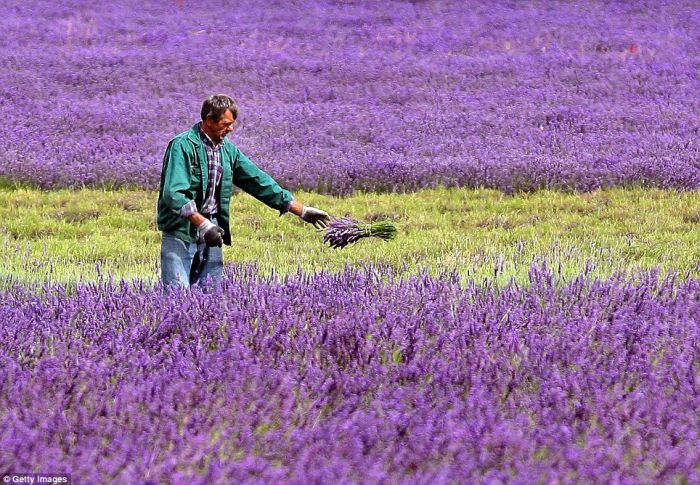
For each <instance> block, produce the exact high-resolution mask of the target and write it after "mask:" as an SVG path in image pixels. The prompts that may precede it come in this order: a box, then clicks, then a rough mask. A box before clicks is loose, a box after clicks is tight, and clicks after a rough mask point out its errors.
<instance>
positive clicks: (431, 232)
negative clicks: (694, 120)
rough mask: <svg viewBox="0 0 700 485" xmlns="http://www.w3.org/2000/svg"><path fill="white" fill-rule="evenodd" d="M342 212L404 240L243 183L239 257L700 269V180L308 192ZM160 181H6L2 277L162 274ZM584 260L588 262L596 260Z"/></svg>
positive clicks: (1, 194)
mask: <svg viewBox="0 0 700 485" xmlns="http://www.w3.org/2000/svg"><path fill="white" fill-rule="evenodd" d="M296 195H297V197H298V198H299V199H300V200H301V201H303V202H304V203H306V204H310V205H313V206H315V207H320V208H323V209H325V210H327V211H329V212H330V213H331V214H332V215H334V216H351V217H355V218H358V219H363V220H367V221H373V220H385V219H389V220H392V221H394V222H395V223H396V225H397V227H398V230H399V234H398V237H397V239H396V240H394V241H391V242H388V243H387V242H382V241H378V240H372V239H369V240H367V239H366V240H363V241H360V242H358V243H357V244H355V245H352V246H350V247H347V248H345V249H342V250H337V249H335V250H334V249H330V248H328V247H327V246H325V245H324V244H323V240H322V234H320V233H317V232H315V231H314V230H313V229H312V228H311V227H310V226H308V225H306V224H304V223H302V222H301V221H300V220H299V219H298V218H296V217H295V216H292V215H286V216H284V217H279V216H278V215H277V212H276V211H274V210H271V209H269V208H268V207H266V206H264V205H263V204H261V203H259V202H258V201H256V200H254V199H253V198H252V197H250V196H248V195H246V194H239V195H238V196H236V197H234V202H233V206H232V212H233V232H234V234H233V240H234V244H233V245H232V246H231V247H226V248H225V258H226V261H227V262H229V263H255V264H257V265H258V266H259V269H260V271H261V272H264V273H269V272H270V271H273V270H274V271H276V272H278V273H283V274H284V273H290V272H296V271H298V270H299V268H301V269H302V270H304V271H309V272H316V271H320V270H328V271H337V270H340V269H342V268H344V267H345V266H346V265H348V264H351V265H355V264H362V263H382V264H388V265H390V266H392V267H396V268H407V269H409V270H412V271H415V270H418V269H420V268H422V269H423V270H426V271H429V272H430V273H433V274H436V273H440V272H442V271H452V270H456V271H458V272H459V273H460V274H461V275H462V276H463V277H465V278H474V279H477V280H481V279H488V280H489V281H492V282H495V283H496V284H501V283H505V282H507V281H508V280H510V279H511V278H514V279H516V280H517V281H526V280H527V272H528V269H529V267H530V265H531V264H532V263H533V262H543V261H546V262H547V264H548V265H549V267H550V268H552V269H554V270H555V271H556V272H557V273H558V274H560V275H561V277H562V278H564V279H566V278H569V277H573V276H575V275H578V274H580V273H581V272H582V271H589V272H591V273H592V274H594V275H598V276H602V277H604V276H608V275H610V274H612V273H614V272H616V271H618V270H624V271H636V270H640V269H642V270H644V269H650V268H659V269H661V270H662V271H663V272H666V271H674V272H678V273H680V274H681V275H693V276H698V275H699V274H700V243H699V242H698V241H700V197H699V196H698V194H697V193H693V192H675V191H663V190H656V189H654V190H649V189H611V190H602V191H596V192H591V193H582V194H570V193H560V192H552V191H541V192H536V193H530V194H518V195H513V196H510V195H506V194H503V193H501V192H498V191H493V190H473V189H434V190H424V191H421V192H416V193H410V194H357V195H354V196H352V197H345V198H338V197H332V196H323V195H318V194H315V193H298V194H296ZM156 199H157V193H155V192H148V191H106V190H88V189H83V190H77V191H70V190H60V191H52V192H42V191H39V190H33V189H27V188H18V189H9V188H8V189H3V190H0V241H2V244H3V258H2V260H1V261H2V262H1V263H0V276H1V277H2V278H3V280H6V279H7V278H10V277H11V278H13V279H14V280H19V281H22V282H44V281H53V282H60V283H66V284H73V283H76V282H80V281H84V282H89V281H95V280H96V279H98V278H100V277H107V276H109V275H111V276H112V277H113V278H115V279H122V278H124V279H141V280H146V281H148V282H153V283H155V282H156V281H157V279H158V271H159V269H158V266H159V261H158V259H159V249H160V233H159V232H158V231H157V229H156V225H155V204H156ZM586 268H587V269H586Z"/></svg>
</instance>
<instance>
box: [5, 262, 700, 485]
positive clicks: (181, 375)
mask: <svg viewBox="0 0 700 485" xmlns="http://www.w3.org/2000/svg"><path fill="white" fill-rule="evenodd" d="M556 283H557V281H556V278H555V276H554V274H553V272H552V271H550V270H548V269H547V268H542V267H539V268H538V267H532V268H531V270H530V284H529V285H528V286H527V287H517V286H510V287H507V288H505V289H502V290H501V291H498V292H496V291H494V290H493V289H490V288H482V287H477V286H474V285H471V284H470V285H466V286H465V285H460V284H459V283H458V279H457V278H455V277H453V276H452V277H451V276H450V275H445V276H444V277H442V278H431V277H428V276H425V275H423V276H420V275H419V276H414V277H410V278H407V277H402V276H401V275H397V274H393V273H392V272H391V271H389V270H387V268H381V267H374V268H372V267H368V268H364V269H356V270H351V269H348V270H347V271H345V272H343V273H341V274H336V275H331V274H316V275H313V276H309V275H305V274H298V275H296V276H290V277H286V278H284V279H280V278H259V277H258V276H257V275H256V272H255V271H254V270H253V269H251V268H247V269H246V268H238V269H236V270H235V271H233V272H231V273H230V274H229V275H228V277H227V279H226V281H225V284H224V285H223V287H221V288H218V289H217V290H213V293H210V294H205V293H202V292H200V291H195V292H193V293H192V294H190V295H188V296H187V297H185V295H181V294H180V295H174V296H173V297H172V298H168V297H166V296H163V295H162V293H161V292H160V291H159V289H155V290H149V289H144V288H139V287H138V286H128V285H119V284H107V283H103V284H100V285H91V286H83V287H81V288H79V289H78V290H77V291H76V292H75V293H73V294H69V295H67V294H66V293H65V291H64V290H62V289H61V288H60V287H51V288H45V289H46V291H47V296H46V297H45V298H44V299H42V300H37V298H36V296H35V295H34V294H33V293H32V292H28V291H27V290H24V289H22V288H14V289H12V290H11V291H7V292H5V293H3V294H2V296H1V297H0V318H1V319H2V321H12V322H13V324H12V325H5V326H3V327H0V337H1V338H0V356H1V357H0V359H1V360H0V362H2V366H1V367H0V404H1V406H0V411H1V412H2V414H0V421H1V422H2V426H0V464H2V466H3V467H7V466H8V464H9V463H12V467H13V468H12V469H14V470H17V469H22V470H53V471H54V472H55V473H59V472H63V473H71V474H72V476H73V477H74V478H75V479H80V483H108V482H111V481H112V480H118V482H119V483H163V481H164V480H165V481H166V482H172V483H193V484H199V483H201V484H205V483H232V482H240V481H245V482H256V483H258V482H259V483H279V482H288V483H476V482H479V483H482V482H483V483H630V484H632V483H634V484H637V483H698V482H699V481H700V469H699V468H698V463H700V451H699V450H700V435H698V429H699V427H700V422H699V419H700V418H699V415H698V413H697V409H698V407H700V362H699V361H698V353H699V352H700V327H699V326H698V321H700V280H697V279H696V280H687V281H684V282H681V281H675V280H674V279H664V280H661V279H659V278H658V275H655V274H654V273H653V272H652V273H647V274H644V275H639V276H638V277H635V278H627V277H616V278H613V279H610V280H607V281H599V280H594V279H592V278H586V277H585V276H582V277H581V278H579V279H577V280H576V281H573V282H571V283H569V284H566V285H564V286H562V287H560V286H558V285H557V284H556ZM183 302H184V304H183ZM213 302H217V303H216V304H213ZM309 302H312V303H309Z"/></svg>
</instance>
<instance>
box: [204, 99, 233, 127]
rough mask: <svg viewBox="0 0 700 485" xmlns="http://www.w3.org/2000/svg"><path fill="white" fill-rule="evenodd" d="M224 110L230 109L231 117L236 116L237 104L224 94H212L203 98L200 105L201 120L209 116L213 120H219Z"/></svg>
mask: <svg viewBox="0 0 700 485" xmlns="http://www.w3.org/2000/svg"><path fill="white" fill-rule="evenodd" d="M226 110H230V111H231V114H232V115H233V119H234V120H235V119H236V118H238V105H237V104H236V102H235V101H234V100H233V99H231V98H230V97H229V96H226V95H225V94H214V95H212V96H209V97H208V98H207V99H205V100H204V104H203V105H202V121H206V119H207V118H208V117H209V116H211V117H212V118H213V119H214V121H219V120H220V119H221V117H222V116H223V115H224V113H225V112H226Z"/></svg>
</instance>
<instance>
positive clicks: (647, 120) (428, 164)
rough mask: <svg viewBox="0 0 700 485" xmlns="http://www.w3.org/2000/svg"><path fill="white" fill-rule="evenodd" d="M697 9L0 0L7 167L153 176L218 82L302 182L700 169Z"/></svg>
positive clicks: (3, 169) (43, 173) (247, 138)
mask: <svg viewBox="0 0 700 485" xmlns="http://www.w3.org/2000/svg"><path fill="white" fill-rule="evenodd" d="M698 25H700V10H699V9H698V8H697V2H695V1H693V0H671V1H668V2H654V1H650V0H646V1H644V0H643V1H639V2H598V1H593V2H579V3H571V2H549V1H532V2H505V1H503V2H501V1H499V2H490V1H489V2H486V1H482V2H470V3H469V6H465V4H464V2H462V1H458V0H445V1H433V2H404V1H386V2H369V1H367V2H364V1H356V2H333V1H330V0H328V1H319V0H299V1H295V2H293V4H292V5H290V4H289V2H280V1H269V2H258V1H252V0H241V1H236V2H224V1H217V0H204V1H199V2H191V1H186V0H178V1H167V0H165V1H159V2H151V1H146V2H142V1H138V2H137V1H135V0H116V1H113V2H107V3H104V2H92V1H86V0H68V1H64V2H49V1H47V0H35V1H32V2H25V1H20V0H5V1H3V2H2V5H1V6H0V30H2V32H3V35H2V37H1V38H0V53H1V57H2V59H3V69H1V70H0V115H2V119H3V123H2V125H1V126H0V137H1V139H2V140H3V141H2V150H0V177H2V178H5V179H8V180H10V181H14V182H23V183H30V184H35V185H38V186H41V187H44V188H52V187H61V186H80V185H91V186H92V185H97V186H99V185H107V186H130V185H131V186H139V187H146V188H153V187H155V186H157V181H158V176H159V171H160V166H161V157H162V152H163V150H164V148H165V145H166V143H167V141H168V139H169V138H170V137H172V136H173V135H175V134H176V133H178V132H180V131H183V130H185V129H186V128H188V127H189V126H190V125H191V124H192V123H194V122H195V121H197V113H198V112H199V109H200V106H201V102H202V100H203V99H204V97H206V96H207V95H209V94H211V93H215V92H226V93H229V94H231V95H233V96H235V97H236V98H238V100H239V101H240V103H241V105H242V108H243V114H242V116H241V120H240V121H241V124H240V127H239V129H238V132H237V133H234V136H233V139H234V141H236V142H237V143H238V144H239V145H240V146H241V148H242V149H243V150H244V151H245V152H246V153H248V154H249V155H250V156H251V157H252V158H253V159H254V160H256V161H257V162H258V163H259V164H260V165H261V166H262V167H263V168H264V169H266V170H268V171H269V172H271V173H272V174H273V175H274V176H275V177H276V178H277V179H278V180H279V181H280V182H282V183H283V184H284V185H286V186H287V187H289V188H291V189H300V188H303V189H308V190H314V191H322V192H328V193H336V194H345V193H350V192H353V191H355V190H365V191H367V190H369V191H387V190H391V191H393V190H398V191H403V190H415V189H419V188H422V187H432V186H435V185H438V184H442V185H447V186H467V187H472V186H485V187H492V188H498V189H501V190H505V191H517V190H535V189H538V188H541V187H549V188H557V189H563V190H590V189H595V188H597V187H607V186H616V185H643V186H657V187H665V188H679V189H698V188H699V187H700V161H699V160H700V158H699V156H698V144H697V140H698V126H700V122H699V121H700V118H699V116H700V115H699V114H700V103H699V99H700V98H699V97H698V92H699V91H700V83H698V72H700V64H699V63H698V59H700V55H699V54H700V53H699V51H698V49H699V48H700V47H699V46H700V37H699V35H698V28H697V26H698Z"/></svg>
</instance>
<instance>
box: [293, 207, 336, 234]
mask: <svg viewBox="0 0 700 485" xmlns="http://www.w3.org/2000/svg"><path fill="white" fill-rule="evenodd" d="M300 217H301V219H302V220H303V221H304V222H308V223H309V224H312V225H313V226H314V227H315V228H316V229H319V230H320V229H323V228H324V227H326V226H328V223H329V222H330V221H331V216H329V215H328V213H327V212H326V211H322V210H321V209H316V208H315V207H308V206H304V209H303V210H302V211H301V216H300Z"/></svg>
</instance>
